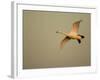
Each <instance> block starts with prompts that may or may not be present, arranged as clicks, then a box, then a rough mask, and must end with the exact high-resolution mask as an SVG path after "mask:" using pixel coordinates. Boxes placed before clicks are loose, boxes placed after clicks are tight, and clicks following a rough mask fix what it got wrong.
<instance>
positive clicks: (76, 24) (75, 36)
mask: <svg viewBox="0 0 100 80" xmlns="http://www.w3.org/2000/svg"><path fill="white" fill-rule="evenodd" d="M80 22H82V20H79V21H76V22H74V23H73V26H72V30H71V31H70V32H69V33H66V32H61V31H56V33H60V34H63V35H65V37H64V39H63V40H62V41H61V44H60V48H63V46H64V45H65V44H66V42H68V41H69V40H71V39H74V40H77V41H78V43H79V44H80V43H81V39H83V38H85V37H84V36H83V35H80V34H78V30H79V24H80Z"/></svg>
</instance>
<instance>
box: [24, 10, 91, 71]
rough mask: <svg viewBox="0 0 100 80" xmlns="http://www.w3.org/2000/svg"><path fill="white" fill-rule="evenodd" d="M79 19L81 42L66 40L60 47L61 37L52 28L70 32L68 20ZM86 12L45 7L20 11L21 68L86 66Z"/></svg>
mask: <svg viewBox="0 0 100 80" xmlns="http://www.w3.org/2000/svg"><path fill="white" fill-rule="evenodd" d="M80 19H82V20H83V22H81V24H80V28H79V33H80V34H82V35H84V36H85V39H83V40H82V43H81V44H78V42H77V41H75V40H70V41H69V42H68V43H66V45H65V46H64V48H63V49H62V50H61V49H60V48H59V44H60V42H61V40H62V39H63V38H64V36H63V35H61V34H57V33H56V31H57V30H60V31H65V32H70V30H71V29H72V23H73V22H74V21H77V20H80ZM90 56H91V54H90V14H88V13H67V12H66V13H64V12H49V11H48V12H46V11H31V10H24V11H23V68H24V69H34V68H52V67H53V68H54V67H76V66H90V64H91V60H90Z"/></svg>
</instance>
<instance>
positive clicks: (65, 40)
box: [60, 37, 70, 48]
mask: <svg viewBox="0 0 100 80" xmlns="http://www.w3.org/2000/svg"><path fill="white" fill-rule="evenodd" d="M69 40H70V38H69V37H65V38H64V39H63V40H62V41H61V44H60V48H63V47H64V45H65V44H66V42H68V41H69Z"/></svg>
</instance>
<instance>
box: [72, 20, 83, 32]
mask: <svg viewBox="0 0 100 80" xmlns="http://www.w3.org/2000/svg"><path fill="white" fill-rule="evenodd" d="M81 21H82V20H79V21H76V22H74V23H73V27H72V32H76V33H77V32H78V30H79V25H80V22H81Z"/></svg>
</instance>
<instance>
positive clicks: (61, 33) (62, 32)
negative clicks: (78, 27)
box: [56, 31, 67, 36]
mask: <svg viewBox="0 0 100 80" xmlns="http://www.w3.org/2000/svg"><path fill="white" fill-rule="evenodd" d="M56 33H60V34H63V35H65V36H67V33H65V32H61V31H57V32H56Z"/></svg>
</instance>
